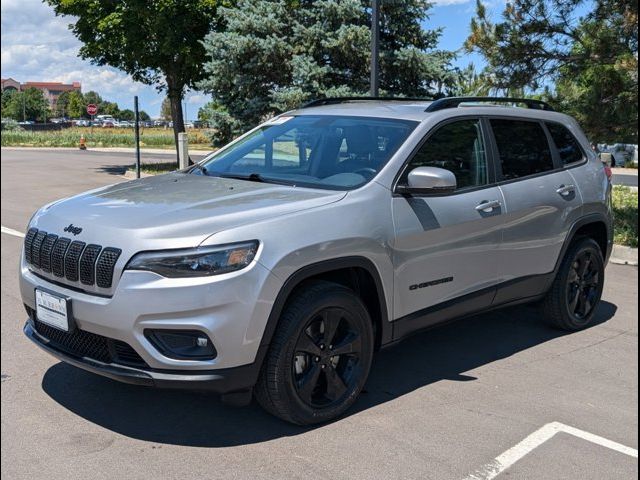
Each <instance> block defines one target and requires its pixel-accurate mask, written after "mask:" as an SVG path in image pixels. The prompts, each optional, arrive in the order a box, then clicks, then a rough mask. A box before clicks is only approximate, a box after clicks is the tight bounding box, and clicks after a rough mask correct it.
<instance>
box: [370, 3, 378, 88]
mask: <svg viewBox="0 0 640 480" xmlns="http://www.w3.org/2000/svg"><path fill="white" fill-rule="evenodd" d="M379 44H380V0H371V88H370V91H369V94H370V95H371V96H372V97H377V96H378V91H379V87H380V79H379V77H378V73H379V68H380V67H379V64H378V60H379V58H378V57H379V54H380V45H379Z"/></svg>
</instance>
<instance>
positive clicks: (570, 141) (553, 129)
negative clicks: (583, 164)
mask: <svg viewBox="0 0 640 480" xmlns="http://www.w3.org/2000/svg"><path fill="white" fill-rule="evenodd" d="M547 128H548V129H549V133H550V134H551V138H553V142H554V143H555V144H556V148H557V149H558V153H559V154H560V160H562V163H563V165H568V164H570V163H575V162H580V161H582V159H583V158H584V154H583V153H582V149H581V148H580V145H579V144H578V141H577V140H576V139H575V138H574V137H573V135H572V134H571V132H570V131H569V130H567V128H565V127H564V126H562V125H560V124H559V123H547Z"/></svg>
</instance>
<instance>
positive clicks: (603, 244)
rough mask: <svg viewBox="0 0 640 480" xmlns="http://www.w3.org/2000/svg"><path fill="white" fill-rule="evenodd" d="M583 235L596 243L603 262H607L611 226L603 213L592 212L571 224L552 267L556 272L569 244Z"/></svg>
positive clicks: (611, 242)
mask: <svg viewBox="0 0 640 480" xmlns="http://www.w3.org/2000/svg"><path fill="white" fill-rule="evenodd" d="M583 237H589V238H593V239H594V240H595V241H596V242H597V243H598V245H599V246H600V250H601V251H602V257H603V258H604V260H605V263H606V262H607V260H608V259H609V256H610V254H611V249H612V246H613V228H612V226H611V221H610V220H608V219H607V217H606V216H605V215H604V214H601V213H592V214H589V215H587V216H585V217H582V218H580V219H579V220H578V221H576V222H575V223H574V224H573V225H572V227H571V230H570V231H569V234H568V235H567V238H566V240H565V242H564V244H563V245H562V250H561V251H560V255H559V256H558V259H557V261H556V267H555V269H554V271H555V272H556V273H557V272H558V269H559V268H560V265H561V264H562V259H563V258H564V256H565V255H566V253H567V250H569V247H570V246H571V244H573V242H574V241H575V240H576V239H578V238H583Z"/></svg>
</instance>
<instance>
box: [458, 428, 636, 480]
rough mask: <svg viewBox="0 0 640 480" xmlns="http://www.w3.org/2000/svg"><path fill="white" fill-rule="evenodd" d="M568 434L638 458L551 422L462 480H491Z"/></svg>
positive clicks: (614, 444) (628, 449) (608, 442)
mask: <svg viewBox="0 0 640 480" xmlns="http://www.w3.org/2000/svg"><path fill="white" fill-rule="evenodd" d="M559 432H562V433H568V434H569V435H573V436H574V437H578V438H581V439H583V440H586V441H588V442H591V443H595V444H596V445H600V446H602V447H606V448H609V449H611V450H615V451H616V452H619V453H623V454H625V455H629V456H630V457H634V458H638V450H636V449H635V448H631V447H627V446H626V445H622V444H620V443H617V442H614V441H612V440H608V439H606V438H604V437H600V436H598V435H594V434H593V433H589V432H585V431H584V430H580V429H578V428H574V427H571V426H569V425H565V424H563V423H560V422H551V423H547V424H546V425H544V426H543V427H542V428H540V429H538V430H536V431H535V432H533V433H532V434H531V435H529V436H528V437H527V438H525V439H524V440H522V441H521V442H520V443H518V444H517V445H515V446H514V447H511V448H510V449H509V450H507V451H506V452H504V453H502V454H501V455H499V456H497V457H496V458H495V460H493V461H492V462H489V463H487V464H486V465H485V466H483V467H482V468H480V469H479V470H477V471H476V472H474V473H472V474H471V475H469V476H467V477H465V479H464V480H492V479H494V478H496V477H497V476H498V475H500V474H501V473H502V472H504V471H505V470H506V469H507V468H509V467H511V466H512V465H513V464H514V463H516V462H517V461H518V460H520V459H522V458H523V457H524V456H526V455H527V454H529V453H531V452H532V451H533V450H535V449H536V448H538V447H539V446H540V445H542V444H543V443H544V442H546V441H548V440H550V439H551V438H552V437H553V436H554V435H555V434H556V433H559Z"/></svg>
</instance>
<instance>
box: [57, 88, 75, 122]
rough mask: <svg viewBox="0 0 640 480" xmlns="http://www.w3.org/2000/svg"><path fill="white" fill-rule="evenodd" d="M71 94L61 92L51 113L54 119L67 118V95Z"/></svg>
mask: <svg viewBox="0 0 640 480" xmlns="http://www.w3.org/2000/svg"><path fill="white" fill-rule="evenodd" d="M70 93H71V92H68V91H66V92H62V93H61V94H60V95H58V99H57V100H56V105H55V109H54V111H53V114H54V115H55V116H56V117H68V116H69V112H68V110H67V106H68V105H69V94H70Z"/></svg>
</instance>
